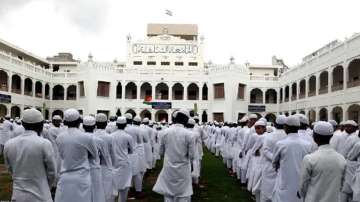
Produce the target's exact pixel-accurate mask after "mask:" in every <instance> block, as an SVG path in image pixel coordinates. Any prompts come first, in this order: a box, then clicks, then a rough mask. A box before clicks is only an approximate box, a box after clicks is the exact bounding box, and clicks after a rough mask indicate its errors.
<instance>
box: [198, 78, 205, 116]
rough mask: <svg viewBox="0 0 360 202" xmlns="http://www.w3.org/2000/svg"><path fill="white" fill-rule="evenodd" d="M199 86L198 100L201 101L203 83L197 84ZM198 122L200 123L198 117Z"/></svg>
mask: <svg viewBox="0 0 360 202" xmlns="http://www.w3.org/2000/svg"><path fill="white" fill-rule="evenodd" d="M199 85H200V86H199V100H202V99H203V97H202V96H203V86H204V84H203V83H200V84H199ZM199 120H200V122H201V118H200V117H199Z"/></svg>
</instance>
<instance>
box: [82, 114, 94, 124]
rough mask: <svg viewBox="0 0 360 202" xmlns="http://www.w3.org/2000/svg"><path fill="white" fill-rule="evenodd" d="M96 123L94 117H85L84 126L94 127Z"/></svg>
mask: <svg viewBox="0 0 360 202" xmlns="http://www.w3.org/2000/svg"><path fill="white" fill-rule="evenodd" d="M95 122H96V120H95V118H94V117H93V116H85V117H84V119H83V125H84V126H94V125H95Z"/></svg>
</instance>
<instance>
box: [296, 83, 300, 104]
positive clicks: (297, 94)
mask: <svg viewBox="0 0 360 202" xmlns="http://www.w3.org/2000/svg"><path fill="white" fill-rule="evenodd" d="M299 98H300V81H296V100H299Z"/></svg>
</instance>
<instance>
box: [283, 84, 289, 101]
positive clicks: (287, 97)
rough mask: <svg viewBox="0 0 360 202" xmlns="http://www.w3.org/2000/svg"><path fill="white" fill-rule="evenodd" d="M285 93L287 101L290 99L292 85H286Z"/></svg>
mask: <svg viewBox="0 0 360 202" xmlns="http://www.w3.org/2000/svg"><path fill="white" fill-rule="evenodd" d="M284 91H285V92H284V94H285V102H287V101H289V99H290V98H289V97H290V87H289V86H285V89H284Z"/></svg>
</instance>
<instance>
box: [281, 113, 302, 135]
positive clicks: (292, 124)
mask: <svg viewBox="0 0 360 202" xmlns="http://www.w3.org/2000/svg"><path fill="white" fill-rule="evenodd" d="M299 127H300V119H299V117H298V116H296V115H291V116H288V117H287V118H286V122H285V127H284V128H285V132H286V134H289V133H297V132H298V130H299Z"/></svg>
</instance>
